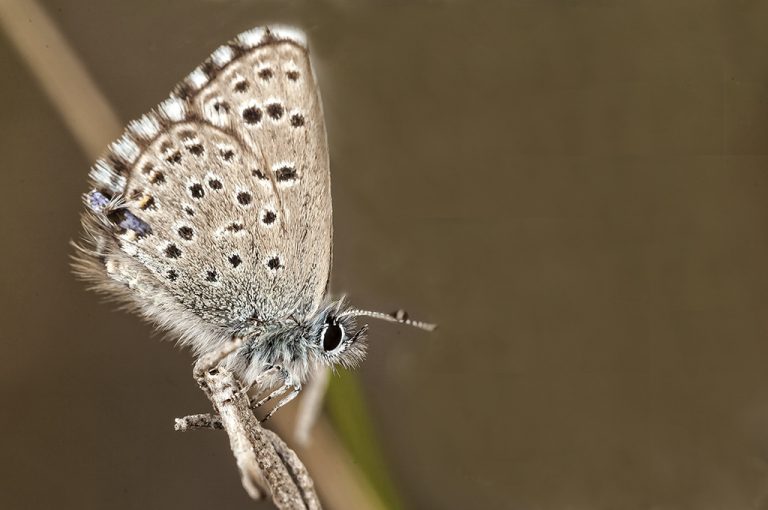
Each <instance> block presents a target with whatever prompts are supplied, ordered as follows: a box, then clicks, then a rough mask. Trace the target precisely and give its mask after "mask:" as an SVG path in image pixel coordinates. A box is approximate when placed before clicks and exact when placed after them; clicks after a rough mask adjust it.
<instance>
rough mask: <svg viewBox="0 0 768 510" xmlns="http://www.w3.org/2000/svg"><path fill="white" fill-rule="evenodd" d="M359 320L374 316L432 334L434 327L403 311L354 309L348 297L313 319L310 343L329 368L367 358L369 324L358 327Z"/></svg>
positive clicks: (354, 363) (327, 307)
mask: <svg viewBox="0 0 768 510" xmlns="http://www.w3.org/2000/svg"><path fill="white" fill-rule="evenodd" d="M357 317H372V318H374V319H382V320H385V321H388V322H397V323H400V324H407V325H409V326H415V327H417V328H420V329H425V330H427V331H432V330H434V329H435V327H436V326H435V325H434V324H428V323H426V322H419V321H413V320H411V319H409V318H408V314H407V313H406V312H405V311H404V310H398V311H396V312H393V313H391V314H386V313H382V312H371V311H368V310H361V309H359V308H353V307H351V306H350V305H349V304H348V303H347V301H346V299H345V298H341V299H339V300H337V301H333V302H331V303H330V304H328V305H327V306H325V307H324V308H322V309H321V310H320V311H319V312H318V313H317V314H315V316H314V317H313V319H312V326H311V327H310V334H309V341H310V342H311V343H312V344H313V347H314V350H315V352H317V353H318V355H319V356H320V359H321V360H322V361H323V362H325V363H326V364H328V365H337V364H338V365H342V366H344V367H347V368H349V367H354V366H356V365H358V364H359V363H360V361H362V360H363V358H364V357H365V351H366V346H367V342H366V333H367V332H368V325H367V324H364V325H362V326H360V327H357V320H356V318H357Z"/></svg>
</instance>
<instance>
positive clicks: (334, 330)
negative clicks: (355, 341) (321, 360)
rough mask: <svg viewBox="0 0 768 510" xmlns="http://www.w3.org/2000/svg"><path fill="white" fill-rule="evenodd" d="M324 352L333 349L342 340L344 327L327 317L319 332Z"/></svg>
mask: <svg viewBox="0 0 768 510" xmlns="http://www.w3.org/2000/svg"><path fill="white" fill-rule="evenodd" d="M320 336H321V338H322V341H323V350H324V351H325V352H331V351H335V350H336V349H337V348H338V347H339V345H340V344H341V341H342V340H344V327H343V326H342V325H341V324H339V323H337V322H336V321H335V320H334V319H328V321H327V322H326V323H325V326H324V327H323V331H322V332H321V333H320Z"/></svg>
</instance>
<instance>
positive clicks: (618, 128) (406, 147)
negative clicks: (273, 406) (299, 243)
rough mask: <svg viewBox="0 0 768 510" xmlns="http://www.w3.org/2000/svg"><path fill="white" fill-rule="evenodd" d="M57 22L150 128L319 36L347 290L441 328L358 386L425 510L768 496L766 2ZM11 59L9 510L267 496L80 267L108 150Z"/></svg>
mask: <svg viewBox="0 0 768 510" xmlns="http://www.w3.org/2000/svg"><path fill="white" fill-rule="evenodd" d="M43 4H44V5H45V6H46V8H47V9H48V11H49V13H50V14H51V15H52V17H53V18H54V20H55V21H56V22H57V23H58V24H59V26H60V27H61V29H62V31H63V32H64V34H65V35H66V36H67V38H68V39H69V40H70V42H71V43H72V45H73V47H74V48H75V50H76V51H77V53H78V54H79V55H80V56H81V57H82V59H83V61H84V63H85V65H86V66H87V67H88V69H89V70H90V71H91V72H92V74H93V76H94V78H95V80H96V81H97V83H98V84H99V86H100V87H101V88H102V90H104V91H105V93H106V95H107V97H108V98H109V100H110V101H111V103H112V104H113V105H114V106H115V108H116V109H117V111H118V113H119V114H120V116H121V117H122V118H123V119H124V120H129V119H131V118H134V117H137V116H138V115H140V114H142V113H143V112H144V111H145V110H147V109H148V108H149V107H151V106H153V105H154V104H155V103H156V102H157V101H159V100H160V99H162V98H163V97H165V95H166V94H167V93H168V91H169V90H170V88H171V86H172V85H173V84H174V83H175V82H176V81H177V80H178V79H179V78H180V77H182V76H184V75H185V74H187V73H188V72H189V71H190V70H191V69H192V68H194V66H195V65H197V64H198V62H199V61H201V60H202V59H203V58H204V57H205V56H207V55H208V53H209V52H210V51H211V50H212V49H214V48H215V47H216V46H217V45H218V44H220V43H221V42H223V41H225V40H227V39H229V38H230V37H232V36H233V35H234V34H236V33H238V32H239V31H242V30H244V29H246V28H249V27H251V26H255V25H259V24H262V23H264V22H267V21H281V22H290V23H296V24H299V25H300V26H302V27H303V28H304V29H305V30H307V31H308V33H309V36H310V39H311V42H312V45H313V53H314V58H315V61H316V65H317V66H318V70H319V76H320V82H321V86H322V91H323V96H324V103H325V111H326V114H327V121H328V129H329V140H330V146H331V147H330V150H331V154H332V156H331V158H332V169H333V179H334V207H335V228H336V239H335V261H334V262H335V264H334V267H335V273H334V282H333V287H334V289H335V290H336V291H337V292H340V291H346V292H349V293H350V295H351V296H352V298H353V299H354V300H355V302H356V303H357V304H359V305H361V306H366V307H372V308H377V309H384V310H389V309H390V308H395V307H397V306H401V305H402V306H405V307H407V308H408V309H409V310H410V311H411V313H412V314H413V315H418V316H419V317H423V318H426V319H430V320H435V321H437V322H439V323H440V325H441V329H440V331H439V333H438V334H436V335H433V336H428V335H423V334H421V333H420V332H418V331H410V330H406V329H404V328H398V327H394V326H390V325H385V324H372V326H373V328H372V329H373V333H372V339H371V342H372V348H371V352H370V356H369V358H368V360H367V362H366V363H365V364H364V365H363V367H362V369H361V370H360V373H361V377H362V379H363V381H364V389H365V393H366V396H367V399H368V404H369V408H370V411H371V413H372V415H373V417H374V420H375V425H376V428H377V431H378V434H379V436H380V439H381V442H382V445H383V449H384V452H385V455H386V460H387V462H388V464H389V466H390V468H391V470H392V473H393V477H394V479H395V481H396V484H397V487H398V490H399V491H400V493H401V495H402V499H403V500H404V501H405V503H406V505H407V507H409V508H419V509H422V508H423V509H426V508H441V509H462V508H515V509H517V508H526V509H581V508H589V509H603V508H605V509H609V508H623V509H658V510H660V509H677V508H680V509H686V508H692V509H694V508H695V509H710V508H711V509H715V508H726V509H742V508H744V509H747V508H762V509H765V508H768V370H767V369H766V367H767V365H768V341H766V340H767V339H766V336H767V333H768V330H767V329H768V328H766V326H767V324H766V309H767V308H768V270H766V262H767V261H768V228H767V227H768V205H767V204H766V199H765V197H766V193H768V165H767V163H768V158H767V157H766V155H767V154H768V151H767V149H766V136H767V135H768V29H766V27H767V26H768V4H767V3H765V2H751V1H723V2H711V1H690V2H683V1H677V2H675V1H643V2H609V1H600V0H594V1H559V2H556V1H541V2H534V1H516V2H501V1H499V2H473V3H469V2H459V1H453V2H437V1H433V2H425V3H416V2H391V3H387V6H386V7H385V6H383V3H370V4H364V3H353V2H345V1H343V0H338V1H335V2H330V1H326V2H319V1H306V2H277V1H275V2H254V1H238V2H229V1H203V2H192V1H187V0H174V1H168V2H154V1H141V2H125V3H122V2H121V3H118V2H91V1H86V0H76V1H75V0H48V1H45V2H43ZM34 29H35V27H34V26H30V27H29V30H34ZM0 63H1V64H2V67H1V68H0V93H2V98H3V99H2V114H0V157H2V163H1V164H0V166H1V168H2V170H0V171H1V172H2V184H0V190H1V191H2V200H0V232H2V261H1V264H0V267H2V270H1V271H0V278H2V280H0V284H2V295H0V310H1V312H0V313H1V314H2V324H3V328H2V333H0V337H1V338H2V342H1V343H0V359H1V360H2V367H3V369H2V370H1V371H0V398H1V399H2V415H0V459H2V460H1V461H0V462H1V463H0V506H1V507H2V508H110V509H128V508H186V509H190V510H192V509H208V508H210V507H211V502H212V501H214V500H215V498H218V499H219V501H223V502H225V504H224V505H223V506H221V508H225V507H226V508H250V507H252V506H251V504H250V503H249V501H248V500H247V498H246V496H245V495H244V493H243V491H242V489H241V488H240V487H239V482H238V479H237V476H236V474H235V469H234V466H233V464H232V460H231V457H230V453H229V451H228V449H227V448H226V443H225V439H224V437H223V436H222V435H219V434H213V433H211V434H206V433H199V434H196V435H194V436H191V435H181V434H175V433H174V432H173V431H172V430H171V427H170V424H171V419H172V418H173V417H174V416H178V415H180V414H184V413H186V412H189V411H194V410H197V409H201V408H204V406H205V405H206V404H205V401H204V398H203V397H202V395H201V394H200V393H199V391H198V390H197V388H196V387H195V386H194V384H193V382H192V380H191V378H190V363H191V359H190V356H189V355H188V354H187V353H185V352H180V351H177V350H175V349H173V348H172V346H171V344H170V343H168V342H161V341H159V339H158V338H157V337H158V335H155V337H156V338H150V337H151V336H152V333H151V331H152V330H151V328H150V327H149V326H147V325H145V324H143V323H141V322H140V321H139V320H137V319H136V318H135V317H133V316H129V315H127V314H125V313H122V312H120V311H116V310H115V309H114V307H113V306H110V305H105V304H103V303H101V302H100V300H99V298H98V297H97V296H95V295H93V294H91V293H87V292H86V291H85V290H84V289H83V285H82V284H81V283H80V282H77V281H75V280H74V279H73V277H72V276H71V275H70V273H69V269H68V259H67V257H68V255H69V254H70V253H71V249H70V248H69V246H68V244H67V243H68V242H69V240H70V239H73V238H76V237H77V235H78V229H79V227H78V211H79V208H80V202H79V194H80V193H81V192H83V191H84V190H85V178H86V173H87V170H88V166H89V165H90V162H91V161H90V158H89V157H88V156H86V155H84V154H83V153H82V152H81V151H80V150H79V149H78V146H77V145H76V143H75V141H74V140H73V138H72V137H71V135H70V134H69V133H68V132H67V130H66V129H65V127H64V124H63V122H62V121H61V120H60V118H59V117H58V115H57V113H56V110H55V109H54V108H53V106H52V105H51V104H50V103H49V102H48V100H47V99H46V97H45V96H44V95H43V94H42V92H41V91H40V89H39V86H38V84H37V83H36V82H35V80H34V79H33V78H32V76H31V74H30V73H29V71H28V69H27V68H26V66H25V65H24V62H23V61H22V60H21V59H20V57H19V56H18V55H17V54H16V53H15V52H14V51H13V49H12V47H11V45H10V43H9V41H8V39H6V38H5V37H0ZM107 141H108V140H105V143H106V142H107ZM200 461H204V462H205V464H204V465H203V466H201V465H199V464H198V463H199V462H200Z"/></svg>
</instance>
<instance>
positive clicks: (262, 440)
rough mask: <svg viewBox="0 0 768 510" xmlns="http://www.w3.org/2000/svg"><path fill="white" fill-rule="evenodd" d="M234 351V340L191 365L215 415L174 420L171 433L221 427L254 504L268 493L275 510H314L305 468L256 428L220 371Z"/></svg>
mask: <svg viewBox="0 0 768 510" xmlns="http://www.w3.org/2000/svg"><path fill="white" fill-rule="evenodd" d="M239 346H240V340H233V341H231V342H229V343H228V344H227V345H225V346H224V347H223V348H222V349H220V350H218V351H215V352H212V353H209V354H206V355H204V356H202V357H201V358H200V359H199V360H198V361H197V363H195V368H194V375H195V380H196V381H197V383H198V385H199V386H200V388H201V389H202V390H203V392H204V393H205V395H206V396H207V397H208V399H209V400H210V401H211V403H212V404H213V407H214V409H215V411H216V413H217V415H210V414H196V415H190V416H186V417H184V418H177V419H176V424H175V428H176V430H180V431H183V430H188V429H190V428H200V427H203V428H223V429H224V430H226V432H227V434H228V435H229V444H230V447H231V448H232V453H234V455H235V460H236V462H237V467H238V468H239V469H240V477H241V481H242V483H243V487H244V488H245V490H246V492H248V494H249V495H250V496H251V497H252V498H253V499H260V498H261V497H262V496H263V492H265V491H268V492H269V493H270V494H271V495H272V501H273V502H274V503H275V506H277V508H279V509H280V510H319V509H320V500H319V499H318V497H317V494H316V493H315V488H314V483H313V482H312V478H311V477H310V476H309V473H308V472H307V469H306V468H305V467H304V464H302V462H301V460H300V459H299V457H298V456H297V455H296V453H294V452H293V450H291V449H290V448H289V447H288V446H287V445H286V444H285V443H284V442H283V440H282V439H280V437H279V436H278V435H277V434H275V433H274V432H272V431H270V430H267V429H264V428H262V427H261V425H260V424H259V422H258V420H257V419H256V417H255V416H254V415H253V411H252V410H251V401H250V399H249V398H248V394H247V392H246V391H244V390H243V388H242V386H241V385H240V383H239V381H238V380H237V379H236V378H235V376H234V374H233V373H232V372H230V371H229V370H227V369H225V368H223V367H221V366H219V363H220V362H221V361H222V360H223V359H224V358H226V357H227V356H228V355H229V354H231V353H232V352H233V351H234V350H235V349H237V348H238V347H239Z"/></svg>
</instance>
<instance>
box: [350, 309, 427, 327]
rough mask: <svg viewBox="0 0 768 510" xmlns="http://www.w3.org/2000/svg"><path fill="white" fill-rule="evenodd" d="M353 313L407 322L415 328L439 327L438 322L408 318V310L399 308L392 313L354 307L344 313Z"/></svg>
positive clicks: (358, 315)
mask: <svg viewBox="0 0 768 510" xmlns="http://www.w3.org/2000/svg"><path fill="white" fill-rule="evenodd" d="M344 315H352V316H354V317H373V318H374V319H381V320H383V321H387V322H397V323H399V324H407V325H408V326H413V327H415V328H419V329H423V330H425V331H434V330H435V328H437V324H430V323H429V322H421V321H414V320H411V319H409V318H408V312H406V311H405V310H397V311H395V312H392V313H383V312H372V311H370V310H361V309H359V308H353V309H351V310H347V311H346V312H344V313H343V314H342V316H344Z"/></svg>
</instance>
